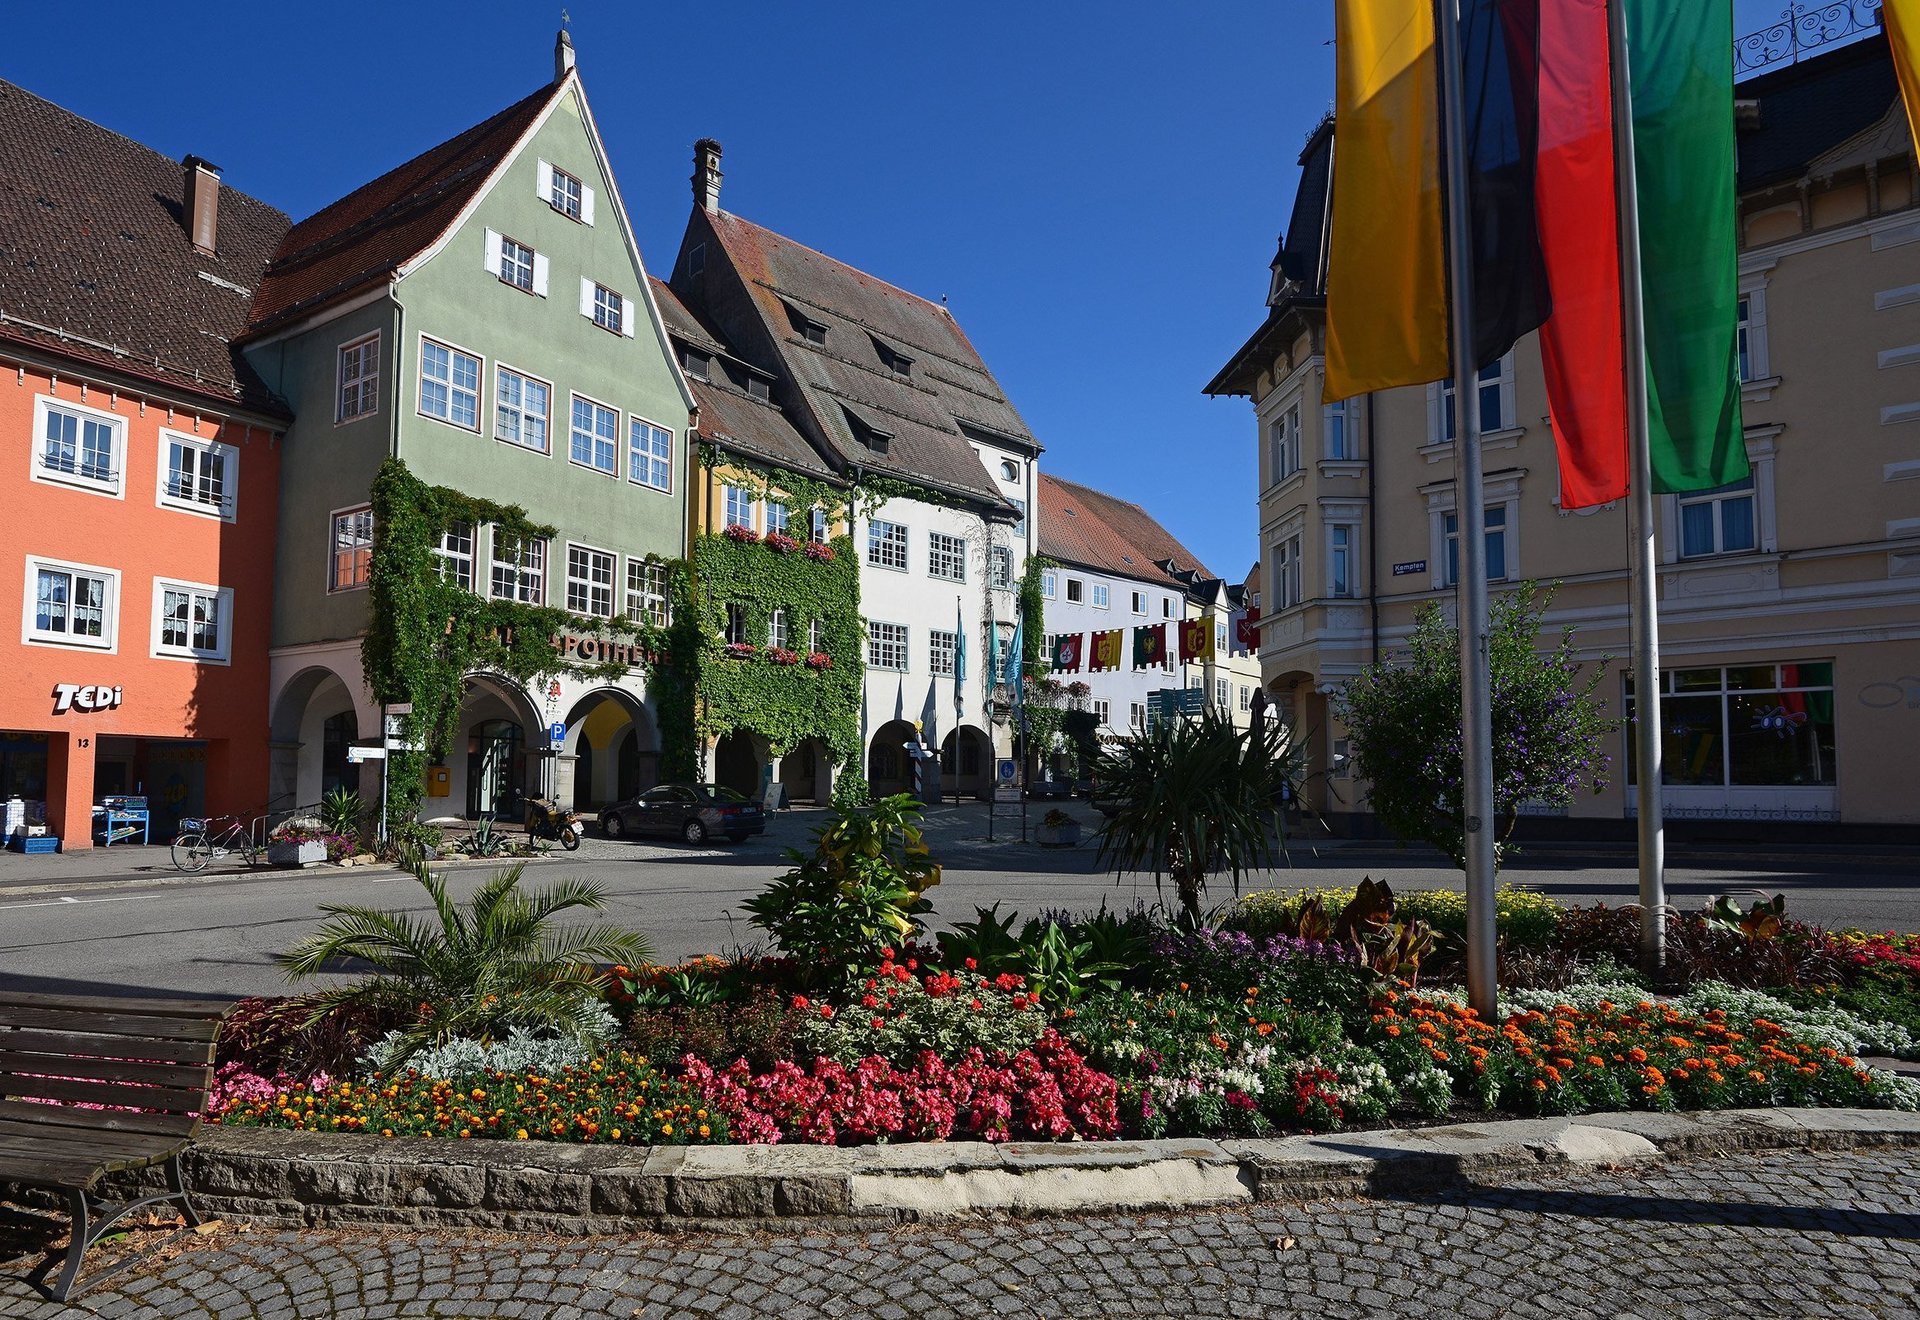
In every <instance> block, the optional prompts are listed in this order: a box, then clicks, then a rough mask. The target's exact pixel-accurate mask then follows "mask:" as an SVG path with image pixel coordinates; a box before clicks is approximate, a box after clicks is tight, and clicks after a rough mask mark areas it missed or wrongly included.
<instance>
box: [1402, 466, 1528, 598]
mask: <svg viewBox="0 0 1920 1320" xmlns="http://www.w3.org/2000/svg"><path fill="white" fill-rule="evenodd" d="M1524 475H1525V473H1524V471H1523V470H1514V471H1512V472H1508V473H1504V474H1496V475H1494V476H1491V477H1489V478H1488V479H1487V482H1486V484H1485V485H1484V486H1482V487H1481V500H1482V501H1483V503H1484V504H1485V507H1486V508H1488V509H1489V510H1491V509H1494V508H1496V507H1500V508H1504V509H1505V510H1506V525H1505V528H1504V531H1505V532H1506V539H1507V564H1506V568H1507V576H1506V577H1505V578H1504V579H1496V580H1504V581H1508V582H1518V581H1520V580H1521V579H1522V578H1523V577H1524V576H1525V574H1523V573H1522V572H1521V570H1520V487H1521V484H1522V480H1521V479H1522V477H1523V476H1524ZM1421 489H1422V491H1423V492H1424V493H1425V495H1426V497H1427V575H1428V581H1429V582H1430V583H1431V584H1432V586H1433V589H1434V590H1435V591H1446V590H1450V589H1451V588H1452V587H1453V586H1454V584H1453V583H1452V582H1449V581H1448V580H1447V523H1446V516H1447V515H1448V514H1450V513H1455V512H1457V511H1458V509H1459V504H1458V501H1457V500H1456V499H1455V498H1454V491H1453V483H1452V482H1451V481H1441V482H1435V483H1434V484H1433V485H1430V486H1424V487H1422V488H1421Z"/></svg>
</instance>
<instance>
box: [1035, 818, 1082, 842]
mask: <svg viewBox="0 0 1920 1320" xmlns="http://www.w3.org/2000/svg"><path fill="white" fill-rule="evenodd" d="M1033 837H1034V840H1035V842H1037V843H1038V844H1039V845H1040V846H1041V847H1043V848H1071V847H1073V846H1074V845H1075V844H1076V843H1079V842H1080V823H1079V822H1078V821H1068V822H1067V823H1066V824H1065V825H1041V826H1038V827H1036V828H1035V830H1034V833H1033Z"/></svg>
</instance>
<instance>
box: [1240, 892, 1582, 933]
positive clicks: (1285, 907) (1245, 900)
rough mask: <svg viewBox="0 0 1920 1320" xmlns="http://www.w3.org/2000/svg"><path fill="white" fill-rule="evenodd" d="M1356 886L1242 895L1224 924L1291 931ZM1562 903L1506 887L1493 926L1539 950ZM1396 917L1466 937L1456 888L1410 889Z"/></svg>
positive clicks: (1398, 897)
mask: <svg viewBox="0 0 1920 1320" xmlns="http://www.w3.org/2000/svg"><path fill="white" fill-rule="evenodd" d="M1355 892H1356V891H1355V890H1353V889H1352V888H1344V889H1343V888H1317V889H1313V888H1310V889H1298V890H1280V889H1264V890H1259V891H1257V892H1255V893H1251V894H1246V895H1243V896H1242V897H1241V899H1240V903H1239V906H1238V908H1237V909H1236V910H1235V911H1234V912H1233V913H1232V914H1231V915H1230V916H1229V917H1228V919H1227V922H1226V924H1227V925H1229V926H1233V927H1235V928H1237V929H1240V930H1244V931H1246V932H1247V933H1248V934H1249V935H1252V936H1254V937H1255V938H1256V939H1260V938H1266V937H1268V936H1272V935H1276V934H1280V933H1282V932H1283V931H1285V930H1288V929H1291V928H1292V926H1293V925H1294V923H1295V922H1296V921H1298V919H1299V916H1300V910H1301V908H1303V907H1305V906H1306V904H1307V901H1308V900H1309V899H1313V898H1318V899H1319V900H1320V903H1321V906H1323V907H1324V908H1326V910H1327V911H1329V912H1338V911H1340V910H1342V909H1343V908H1345V907H1346V905H1347V904H1348V903H1350V902H1352V901H1353V897H1354V893H1355ZM1561 910H1562V909H1561V907H1560V904H1558V903H1556V902H1555V901H1554V900H1553V899H1552V898H1550V897H1548V896H1547V895H1546V894H1543V893H1541V892H1539V891H1538V890H1535V889H1522V888H1520V887H1519V886H1517V885H1502V886H1500V888H1499V890H1498V892H1497V893H1496V894H1495V895H1494V922H1495V924H1496V926H1497V927H1498V929H1499V932H1500V938H1501V939H1503V940H1505V941H1506V942H1507V943H1508V944H1509V945H1510V946H1514V947H1536V946H1539V945H1543V944H1545V943H1546V942H1547V941H1548V940H1550V939H1552V938H1553V935H1554V932H1555V931H1556V930H1558V929H1559V926H1560V914H1561ZM1394 915H1395V916H1396V917H1397V918H1399V919H1401V920H1403V921H1424V922H1426V923H1427V924H1428V925H1429V926H1431V927H1433V928H1434V929H1435V930H1437V931H1445V932H1446V933H1448V934H1451V935H1459V936H1465V934H1466V932H1467V897H1466V895H1465V894H1463V893H1462V892H1461V891H1459V890H1457V889H1409V890H1404V891H1401V892H1399V893H1397V894H1395V895H1394Z"/></svg>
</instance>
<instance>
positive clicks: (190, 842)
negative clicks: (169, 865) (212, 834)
mask: <svg viewBox="0 0 1920 1320" xmlns="http://www.w3.org/2000/svg"><path fill="white" fill-rule="evenodd" d="M212 860H213V847H212V845H210V844H209V843H208V842H207V836H206V835H204V834H182V835H179V836H178V837H177V838H175V839H174V841H173V864H174V865H175V866H176V867H178V868H179V869H180V870H182V871H204V870H206V869H207V863H208V862H210V861H212Z"/></svg>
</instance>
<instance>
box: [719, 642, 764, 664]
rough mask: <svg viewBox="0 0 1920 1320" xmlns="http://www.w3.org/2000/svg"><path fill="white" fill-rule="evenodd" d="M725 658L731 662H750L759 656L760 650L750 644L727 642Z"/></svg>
mask: <svg viewBox="0 0 1920 1320" xmlns="http://www.w3.org/2000/svg"><path fill="white" fill-rule="evenodd" d="M726 649H727V658H728V659H731V660H751V659H752V658H753V657H754V656H756V655H758V654H760V648H759V647H757V646H755V645H754V644H753V643H752V642H728V643H727V648H726Z"/></svg>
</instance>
